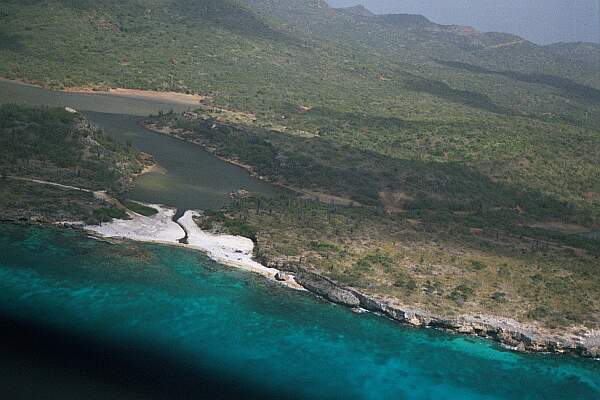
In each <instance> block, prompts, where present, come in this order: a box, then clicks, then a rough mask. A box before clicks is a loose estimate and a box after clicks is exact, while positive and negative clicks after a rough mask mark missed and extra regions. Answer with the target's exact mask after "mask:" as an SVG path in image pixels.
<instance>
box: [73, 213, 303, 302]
mask: <svg viewBox="0 0 600 400" xmlns="http://www.w3.org/2000/svg"><path fill="white" fill-rule="evenodd" d="M140 204H143V205H145V206H147V207H152V208H154V209H156V210H157V211H158V213H157V214H155V215H153V216H150V217H146V216H143V215H140V214H136V213H135V212H132V211H129V210H128V214H129V217H130V218H131V219H129V220H112V221H111V222H107V223H103V224H101V225H82V226H80V228H81V229H82V230H83V231H85V232H87V233H90V234H92V235H93V236H97V237H100V238H103V239H117V240H132V241H138V242H145V243H156V244H164V245H170V246H178V247H184V248H189V249H193V250H197V251H200V252H202V253H205V254H206V255H207V256H208V257H209V258H211V259H212V260H214V261H216V262H218V263H220V264H223V265H226V266H229V267H233V268H238V269H241V270H244V271H248V272H252V273H256V274H259V275H262V276H263V277H265V278H267V279H269V280H272V281H276V282H280V283H281V284H283V285H285V286H287V287H290V288H292V289H297V290H302V289H303V287H302V286H301V285H300V284H298V283H297V282H296V281H295V280H294V277H293V275H291V274H283V273H282V272H281V271H280V270H278V269H276V268H273V267H266V266H264V265H262V264H260V263H259V262H257V261H255V260H253V251H254V243H253V242H252V240H250V239H248V238H245V237H241V236H232V235H217V234H213V233H209V232H205V231H203V230H202V229H200V227H198V225H197V224H196V223H195V222H194V220H193V218H194V216H196V215H198V214H199V212H197V211H192V210H188V211H186V212H185V213H184V214H183V216H182V217H181V218H179V219H178V220H176V221H175V220H174V219H173V218H174V216H175V214H176V211H177V210H176V209H174V208H169V207H165V206H162V205H158V204H145V203H140Z"/></svg>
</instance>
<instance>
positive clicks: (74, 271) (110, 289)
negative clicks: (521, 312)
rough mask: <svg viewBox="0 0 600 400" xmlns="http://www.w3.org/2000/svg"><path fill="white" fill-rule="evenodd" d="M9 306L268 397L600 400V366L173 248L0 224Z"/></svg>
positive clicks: (0, 259)
mask: <svg viewBox="0 0 600 400" xmlns="http://www.w3.org/2000/svg"><path fill="white" fill-rule="evenodd" d="M0 311H2V312H3V313H9V314H15V315H20V316H27V317H28V318H30V319H32V320H36V321H43V322H45V323H46V324H48V326H51V327H53V328H58V329H63V330H68V331H70V332H77V333H78V334H80V335H82V336H93V337H94V338H97V339H100V340H104V341H107V342H113V343H128V342H136V343H140V342H141V343H146V344H147V345H148V346H152V347H153V348H155V349H158V350H159V351H164V352H165V353H169V354H171V355H175V356H179V357H181V360H182V363H183V362H185V363H189V364H192V365H193V364H195V363H196V364H198V366H199V367H208V368H210V369H211V370H213V371H214V372H216V373H222V374H224V375H229V376H235V377H237V378H239V379H240V380H243V381H245V382H249V383H251V384H253V385H256V387H260V388H261V389H263V390H267V391H269V392H271V393H278V394H282V393H288V392H289V391H291V392H293V394H294V395H295V396H297V397H299V398H324V399H329V398H332V399H333V398H335V399H598V398H600V363H598V362H595V361H593V360H581V359H576V358H570V357H561V356H545V355H519V354H515V353H511V352H507V351H504V350H502V349H501V348H500V347H498V346H497V345H495V344H494V343H492V342H489V341H485V340H479V339H471V338H465V337H460V336H453V335H447V334H443V333H440V332H435V331H426V330H416V329H410V328H406V327H402V326H400V325H398V324H395V323H393V322H390V321H388V320H386V319H383V318H380V317H377V316H374V315H370V314H362V315H356V314H354V313H352V312H350V311H349V310H347V309H345V308H342V307H339V306H335V305H332V304H329V303H326V302H322V301H319V300H318V299H316V298H314V297H312V296H311V295H308V294H304V293H298V292H294V291H290V290H287V289H285V288H281V287H278V286H276V285H274V284H272V283H270V282H266V281H264V280H262V279H260V278H258V277H255V276H253V275H250V274H246V273H243V272H240V271H236V270H231V269H228V268H225V267H222V266H219V265H217V264H214V263H212V262H210V261H209V260H207V259H206V258H204V257H203V256H202V255H200V254H198V253H196V252H192V251H187V250H184V249H176V248H170V247H165V246H154V245H140V244H120V245H111V244H107V243H104V242H100V241H96V240H93V239H89V238H85V237H83V236H81V235H79V234H77V233H74V232H68V231H59V230H54V229H48V228H36V227H18V226H13V225H0Z"/></svg>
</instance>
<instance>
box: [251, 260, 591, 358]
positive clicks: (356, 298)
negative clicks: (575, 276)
mask: <svg viewBox="0 0 600 400" xmlns="http://www.w3.org/2000/svg"><path fill="white" fill-rule="evenodd" d="M263 264H264V265H267V266H268V267H271V268H276V269H278V270H280V271H290V272H293V273H294V274H295V279H296V282H298V283H299V284H300V285H302V286H303V287H304V288H305V289H306V290H308V291H310V292H313V293H315V294H317V295H318V296H321V297H323V298H325V299H327V300H329V301H332V302H334V303H338V304H342V305H345V306H348V307H352V308H363V309H365V310H368V311H371V312H374V313H377V314H380V315H383V316H386V317H388V318H390V319H392V320H395V321H398V322H401V323H404V324H408V325H411V326H414V327H422V328H434V329H440V330H443V331H447V332H454V333H458V334H465V335H471V336H478V337H483V338H488V339H492V340H495V341H497V342H499V343H502V344H503V345H505V346H507V347H508V348H510V349H512V350H515V351H521V352H547V353H569V354H575V355H579V356H583V357H593V358H598V357H600V331H588V332H587V333H582V334H580V335H556V334H553V333H550V332H546V331H545V330H544V329H543V328H538V327H536V328H532V327H530V326H525V325H524V324H521V323H519V322H517V321H514V320H511V319H508V318H500V317H492V316H484V315H463V316H459V317H456V318H443V317H440V316H437V315H434V314H431V313H429V312H427V311H423V310H419V309H415V308H412V307H408V306H405V305H403V304H400V303H398V301H397V300H396V299H393V298H387V297H384V296H376V295H372V294H368V293H364V292H362V291H360V290H358V289H355V288H351V287H345V286H343V285H341V284H339V283H337V282H335V281H334V280H332V279H330V278H327V277H324V276H321V275H319V274H318V273H316V272H314V271H311V270H309V268H308V267H306V266H303V265H298V264H288V263H286V262H285V261H283V260H263Z"/></svg>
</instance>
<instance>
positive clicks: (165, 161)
mask: <svg viewBox="0 0 600 400" xmlns="http://www.w3.org/2000/svg"><path fill="white" fill-rule="evenodd" d="M0 103H19V104H28V105H42V106H57V107H71V108H74V109H76V110H78V111H80V112H82V113H83V114H84V115H85V116H86V117H87V118H88V119H89V120H91V121H92V122H93V123H95V124H96V125H98V126H99V127H101V128H102V129H104V130H105V131H106V133H108V134H109V135H111V136H112V137H114V138H115V139H117V140H119V141H121V142H126V141H128V140H129V141H130V142H131V143H132V144H133V145H134V146H135V147H137V148H138V149H140V150H142V151H144V152H146V153H149V154H152V155H153V156H154V157H155V159H156V161H157V162H158V164H159V165H160V166H161V167H162V171H160V172H152V173H149V174H146V175H144V176H142V177H141V178H140V179H138V181H137V184H136V187H135V189H134V190H133V191H131V192H130V193H129V197H130V198H132V199H135V200H140V201H144V202H149V203H160V204H166V205H169V206H174V207H177V208H178V209H180V210H186V209H206V208H213V209H214V208H220V207H222V206H224V205H225V204H227V203H228V202H229V201H230V196H229V194H230V193H231V192H233V191H236V190H239V189H246V190H249V191H251V192H255V193H261V194H263V195H266V196H271V195H274V194H275V193H277V191H278V189H276V188H275V187H273V186H272V185H270V184H268V183H266V182H263V181H261V180H259V179H256V178H253V177H251V176H250V175H249V174H248V173H247V172H246V171H245V170H243V169H242V168H239V167H237V166H234V165H231V164H228V163H226V162H224V161H221V160H219V159H218V158H216V157H214V156H212V155H211V154H209V153H208V152H206V151H204V150H203V149H202V148H200V147H198V146H193V145H190V144H189V143H185V142H182V141H180V140H177V139H174V138H171V137H168V136H165V135H161V134H158V133H155V132H152V131H149V130H147V129H145V128H144V127H143V125H142V122H143V120H144V117H146V116H148V115H150V114H157V113H158V112H159V111H161V110H162V111H170V110H173V111H185V110H188V109H189V108H190V106H189V105H183V104H179V103H167V102H164V101H160V100H151V99H139V98H124V97H117V96H109V95H106V94H98V93H85V94H82V93H64V92H56V91H50V90H46V89H42V88H38V87H33V86H29V85H24V84H20V83H15V82H10V81H1V80H0Z"/></svg>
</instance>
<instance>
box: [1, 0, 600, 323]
mask: <svg viewBox="0 0 600 400" xmlns="http://www.w3.org/2000/svg"><path fill="white" fill-rule="evenodd" d="M0 49H1V50H2V57H1V58H0V76H4V77H7V78H16V79H22V80H26V81H31V82H36V83H39V84H42V85H45V86H49V87H53V88H64V87H80V86H83V87H92V88H102V87H126V88H139V89H154V90H176V91H183V92H194V93H201V94H204V95H206V96H208V99H207V100H206V101H205V105H204V106H203V107H202V108H201V109H200V110H199V111H198V118H197V119H196V120H194V121H190V120H189V119H187V118H183V117H181V116H177V115H171V114H169V115H166V116H163V117H161V118H158V119H156V120H154V122H156V123H158V124H162V125H165V126H169V127H171V128H182V129H183V130H185V131H186V132H187V133H186V134H185V135H187V138H188V139H193V140H197V139H201V140H202V142H203V143H206V144H207V145H209V146H210V147H211V148H212V149H213V150H214V151H215V152H216V153H217V154H218V155H219V156H221V157H224V158H230V159H236V160H238V161H241V162H243V163H245V164H248V165H249V167H251V168H253V169H254V170H255V171H256V172H257V173H258V174H260V175H262V176H264V177H266V178H267V179H270V180H272V181H274V182H278V183H280V184H284V185H287V186H292V187H294V188H296V189H300V190H303V191H310V192H313V193H321V194H326V195H335V196H340V197H343V198H345V199H348V200H349V201H351V202H355V203H360V204H361V205H363V206H364V207H361V208H360V211H356V210H345V211H344V212H346V213H348V214H343V217H340V218H339V219H337V218H333V222H332V220H331V219H327V221H326V222H324V221H323V220H319V218H318V216H323V215H325V214H324V213H325V212H326V211H324V210H323V209H322V208H320V207H323V206H318V205H314V204H312V203H311V204H312V205H311V206H305V205H303V206H302V207H306V209H308V210H311V211H310V218H309V217H307V216H306V215H304V214H303V215H301V216H298V215H296V214H295V213H296V211H297V210H290V207H289V205H288V206H286V204H291V203H285V202H284V203H277V204H273V205H272V207H273V209H274V210H275V213H276V215H280V217H279V218H280V219H279V220H277V219H273V218H274V217H273V218H272V216H271V214H269V217H268V218H267V217H265V216H264V215H262V214H261V213H260V212H258V211H257V212H255V215H253V214H252V212H251V211H249V210H246V209H244V208H243V207H242V206H240V207H241V208H242V210H240V209H236V210H233V211H232V210H230V212H231V214H232V215H233V214H236V213H237V214H236V215H237V216H238V217H240V216H241V215H245V218H247V219H250V220H251V222H252V220H253V221H254V222H255V223H256V224H257V226H256V227H255V228H256V229H257V232H258V237H259V242H261V238H265V237H267V238H269V237H274V238H277V237H280V236H281V235H285V234H286V232H287V233H291V234H293V235H296V237H298V238H300V240H297V241H296V242H295V243H296V244H294V245H293V244H290V243H291V242H292V240H291V239H290V240H289V241H288V242H286V243H278V244H273V246H275V248H270V247H269V246H267V245H266V243H265V242H266V241H263V242H261V243H262V247H263V248H265V250H264V251H265V252H266V253H268V255H269V256H270V257H276V256H277V255H286V256H290V257H292V256H294V257H295V256H299V255H300V256H302V255H304V254H308V255H311V254H312V255H313V256H315V257H316V260H317V261H315V262H314V265H315V266H318V267H319V268H320V270H322V271H326V272H327V273H329V274H331V275H332V276H335V277H336V278H337V279H341V280H344V279H345V280H346V281H348V282H350V283H353V284H357V282H362V284H365V281H368V285H367V286H369V287H371V288H375V289H374V290H378V291H381V292H386V293H388V292H391V293H392V294H394V295H395V296H400V297H402V296H408V299H409V300H410V299H411V298H412V300H411V301H416V302H421V303H423V302H424V303H427V304H428V305H430V306H431V307H434V306H435V304H436V303H435V302H436V301H438V302H439V301H441V302H442V303H444V302H443V300H440V299H439V298H432V297H428V298H427V299H423V298H422V296H421V295H418V296H417V295H416V294H414V293H408V294H407V293H405V292H406V291H405V290H404V289H402V288H404V286H403V285H404V284H399V286H398V287H395V288H389V282H390V281H393V280H394V276H396V275H398V276H400V275H402V276H400V277H399V278H398V280H402V279H405V281H406V282H410V281H411V279H412V281H414V282H416V284H417V285H418V286H419V287H426V286H427V285H428V284H429V285H430V286H431V285H433V284H434V283H435V282H431V279H430V278H431V274H429V275H428V273H426V272H424V271H425V270H427V271H429V272H431V269H433V270H436V268H437V267H439V266H440V265H442V264H443V265H444V266H446V267H447V266H448V265H450V264H452V265H453V266H455V267H456V268H458V266H463V267H464V266H465V265H471V264H470V263H471V261H473V262H474V263H475V264H473V265H476V266H477V268H475V267H474V268H470V267H469V268H470V269H469V268H467V270H462V272H461V273H457V272H456V270H455V269H453V268H454V267H453V268H441V267H440V268H439V269H438V270H436V271H438V272H439V274H440V276H441V277H442V278H440V279H439V281H440V282H439V284H440V285H441V286H440V290H442V289H443V290H442V291H445V293H446V294H451V293H453V290H454V289H453V288H456V287H463V286H464V285H467V286H468V287H469V288H470V290H471V291H474V292H475V293H477V292H478V291H481V292H482V293H486V296H487V295H488V294H489V296H491V295H492V294H493V293H495V292H496V291H501V292H502V293H505V294H506V296H507V299H508V300H507V301H508V303H506V314H510V313H509V311H510V309H511V307H513V308H514V307H515V304H516V303H519V304H525V306H523V309H522V310H521V311H520V313H521V314H520V315H521V316H522V317H523V318H526V316H527V315H529V314H528V313H529V311H531V310H529V309H528V307H529V305H532V306H531V307H534V308H535V307H536V306H539V302H540V301H541V300H540V299H541V298H546V299H551V300H548V301H549V303H547V304H545V305H543V307H546V308H556V307H558V308H560V310H561V311H560V313H559V314H560V315H559V316H558V317H556V318H555V322H556V321H561V322H560V323H561V324H566V323H570V322H569V321H571V322H572V320H574V319H573V318H575V317H573V318H571V317H570V314H569V310H570V309H572V308H573V307H575V306H576V305H577V304H579V305H580V309H578V311H577V312H576V314H577V315H576V318H575V319H577V320H578V321H581V320H582V319H585V321H586V323H589V324H596V323H598V319H597V315H595V314H594V312H593V307H596V306H597V304H599V303H598V302H599V301H600V299H597V298H596V297H594V296H596V295H594V294H593V293H594V290H596V287H597V286H595V285H596V283H595V281H590V271H592V270H591V269H590V268H591V266H593V265H594V264H597V257H598V253H597V248H598V247H599V246H598V242H597V240H594V239H593V235H590V234H588V233H589V232H590V231H593V230H597V229H598V228H599V227H600V178H599V177H600V162H599V160H600V130H599V129H598V126H600V67H599V65H598V63H597V62H596V61H595V60H596V59H597V57H598V54H600V53H598V46H595V45H589V44H557V45H552V46H537V45H535V44H533V43H530V42H527V41H525V40H523V39H521V38H519V37H516V36H514V35H509V34H502V33H480V32H476V31H474V30H472V29H469V28H466V27H459V26H443V25H438V24H435V23H432V22H431V21H429V20H427V19H426V18H424V17H421V16H413V15H387V16H377V15H373V14H370V13H368V12H365V10H364V9H360V8H353V9H342V10H336V9H332V8H330V7H328V6H327V4H326V3H325V2H324V1H322V0H297V1H293V0H244V1H242V0H227V1H218V0H195V1H193V0H126V1H117V0H97V1H92V0H89V1H75V0H28V1H22V0H19V1H17V0H4V1H2V2H1V3H0ZM250 208H252V207H250ZM325 208H327V207H325ZM301 209H302V210H304V209H305V208H301ZM315 210H316V211H315ZM355 213H357V214H358V216H357V215H356V214H355ZM240 218H241V217H240ZM311 218H312V220H311ZM327 218H329V217H327ZM316 220H318V221H317V222H314V221H316ZM281 221H288V223H286V224H284V228H285V229H286V232H283V233H282V232H281V231H278V225H277V224H278V223H279V222H281ZM299 221H300V222H299ZM311 221H313V222H314V224H315V225H314V226H315V228H314V231H306V230H305V229H304V228H305V227H304V226H303V225H302V224H303V223H304V222H306V223H309V222H311ZM336 221H337V222H336ZM349 221H350V222H349ZM352 221H363V222H364V221H367V222H366V223H365V227H364V228H363V229H362V230H361V231H360V232H357V231H356V230H355V226H356V225H355V224H354V222H352ZM390 221H391V222H390ZM320 224H326V225H327V229H325V228H323V229H321V230H320V228H319V227H320V226H321V225H320ZM350 226H351V227H352V228H349V227H350ZM261 228H262V229H263V230H262V231H261ZM307 229H308V228H307ZM335 232H338V233H339V232H351V233H349V234H348V235H347V237H346V236H344V235H342V236H343V237H342V238H338V239H334V237H335V235H334V234H333V233H335ZM354 233H356V234H354ZM261 235H262V236H261ZM319 235H325V236H322V237H321V236H319ZM308 238H310V240H309V239H308ZM375 238H376V239H375ZM314 240H322V241H323V242H330V241H334V240H337V241H338V242H336V243H334V244H333V246H334V247H327V246H325V248H327V249H329V250H327V251H322V250H323V248H324V247H323V246H318V245H316V246H313V245H312V244H311V243H312V242H313V241H314ZM403 240H404V242H403ZM396 243H402V246H404V247H402V249H401V250H399V249H398V248H397V247H395V245H396ZM432 243H433V244H432ZM436 243H437V244H439V245H440V248H438V249H437V250H435V251H434V250H432V248H431V247H432V246H435V244H436ZM317 244H318V243H317ZM359 244H360V245H359ZM311 246H312V247H311ZM353 246H354V247H353ZM347 247H350V248H356V249H358V250H356V251H355V252H354V253H352V252H350V253H347V252H346V253H344V252H338V253H339V254H335V255H334V254H330V253H334V252H332V251H330V250H331V249H333V248H335V249H343V248H347ZM315 248H316V250H315ZM457 249H460V251H459V250H457ZM379 252H384V253H385V252H387V253H389V254H388V256H389V257H390V258H391V259H392V260H394V261H393V263H392V264H393V265H392V264H390V265H388V264H389V263H387V262H386V263H383V264H386V268H384V269H385V271H384V272H385V273H382V274H380V275H378V277H375V275H372V274H369V273H366V272H364V271H363V272H360V271H359V272H357V271H354V273H352V271H351V269H352V268H355V267H356V268H358V269H360V268H361V266H365V265H366V264H365V263H364V262H363V263H361V262H359V261H360V259H361V257H363V258H364V257H366V258H367V260H371V261H372V260H376V261H377V260H380V259H384V260H386V259H385V257H383V258H380V257H379V255H380V254H379ZM342 253H343V254H345V255H342ZM446 253H447V254H450V253H452V254H454V255H453V256H452V257H453V258H452V259H448V257H446V256H445V255H444V254H446ZM373 254H375V255H374V256H373ZM432 254H434V255H435V254H437V255H438V256H439V257H437V256H436V257H437V258H436V257H433V256H432ZM407 260H409V261H407ZM420 260H421V261H420ZM394 263H396V264H394ZM478 263H484V264H485V265H486V267H485V268H479V267H478V266H480V264H478ZM367 264H368V263H367ZM374 264H377V265H376V266H375V267H373V268H374V269H373V268H371V269H373V270H377V268H379V267H380V266H381V265H380V264H382V263H381V262H379V261H377V262H375V263H374ZM409 264H410V265H409ZM378 266H379V267H378ZM525 266H527V268H525ZM428 268H429V269H428ZM399 271H402V274H401V273H400V272H399ZM507 271H508V272H507ZM552 271H554V272H552ZM403 274H404V275H403ZM506 274H508V275H509V276H510V277H511V279H514V280H515V281H519V282H523V285H522V287H521V286H519V288H518V289H515V287H514V286H512V289H510V288H509V287H508V286H507V287H504V288H502V290H500V289H498V290H495V289H493V288H494V285H495V284H496V283H495V282H494V281H490V280H489V277H490V276H494V277H496V278H498V279H500V278H502V277H503V276H504V277H506V276H507V275H506ZM549 274H554V275H553V276H555V277H556V276H560V277H563V278H565V279H564V280H563V281H561V282H557V281H555V280H551V281H545V282H543V281H540V280H539V279H538V278H539V276H540V275H541V276H544V277H546V278H547V277H548V276H549ZM401 278H402V279H401ZM436 279H437V278H436ZM533 281H536V282H537V283H532V282H533ZM588 281H589V282H588ZM382 282H383V283H382ZM385 282H387V284H386V283H385ZM427 282H429V283H427ZM585 282H588V283H589V284H588V286H585V288H584V287H583V286H582V285H583V283H585ZM381 285H382V286H381ZM386 285H387V286H386ZM380 286H381V287H380ZM409 286H411V287H412V284H410V285H409ZM509 286H510V285H509ZM382 287H383V288H382ZM576 288H579V290H580V291H581V294H582V295H583V294H585V295H589V296H591V297H589V296H588V297H589V299H590V300H589V301H590V304H592V303H593V304H592V305H588V306H583V305H581V304H583V303H582V302H581V301H579V300H577V301H574V300H573V299H574V298H573V297H568V293H572V292H573V291H574V290H577V289H576ZM509 289H510V290H509ZM436 290H437V289H436ZM411 296H412V297H411ZM489 296H487V297H486V298H487V299H488V300H489ZM454 297H456V296H454ZM459 297H460V296H459ZM474 297H477V296H474ZM442 298H443V299H449V298H450V297H448V296H446V295H445V296H442ZM566 299H568V300H569V301H566ZM488 300H486V301H483V302H479V303H477V306H478V307H484V309H486V310H489V309H493V308H494V307H497V306H498V304H496V303H497V302H495V301H493V302H491V300H489V301H488ZM580 300H581V299H580ZM490 302H491V303H490ZM429 303H431V304H429ZM503 304H504V303H503ZM444 305H445V303H444V304H442V306H444ZM473 307H475V305H473ZM540 307H541V306H540ZM475 308H476V307H475ZM455 311H456V310H455ZM547 315H551V313H547ZM548 318H550V317H548ZM552 318H554V317H552ZM569 318H571V319H569ZM565 321H566V322H565ZM590 321H592V322H590Z"/></svg>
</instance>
